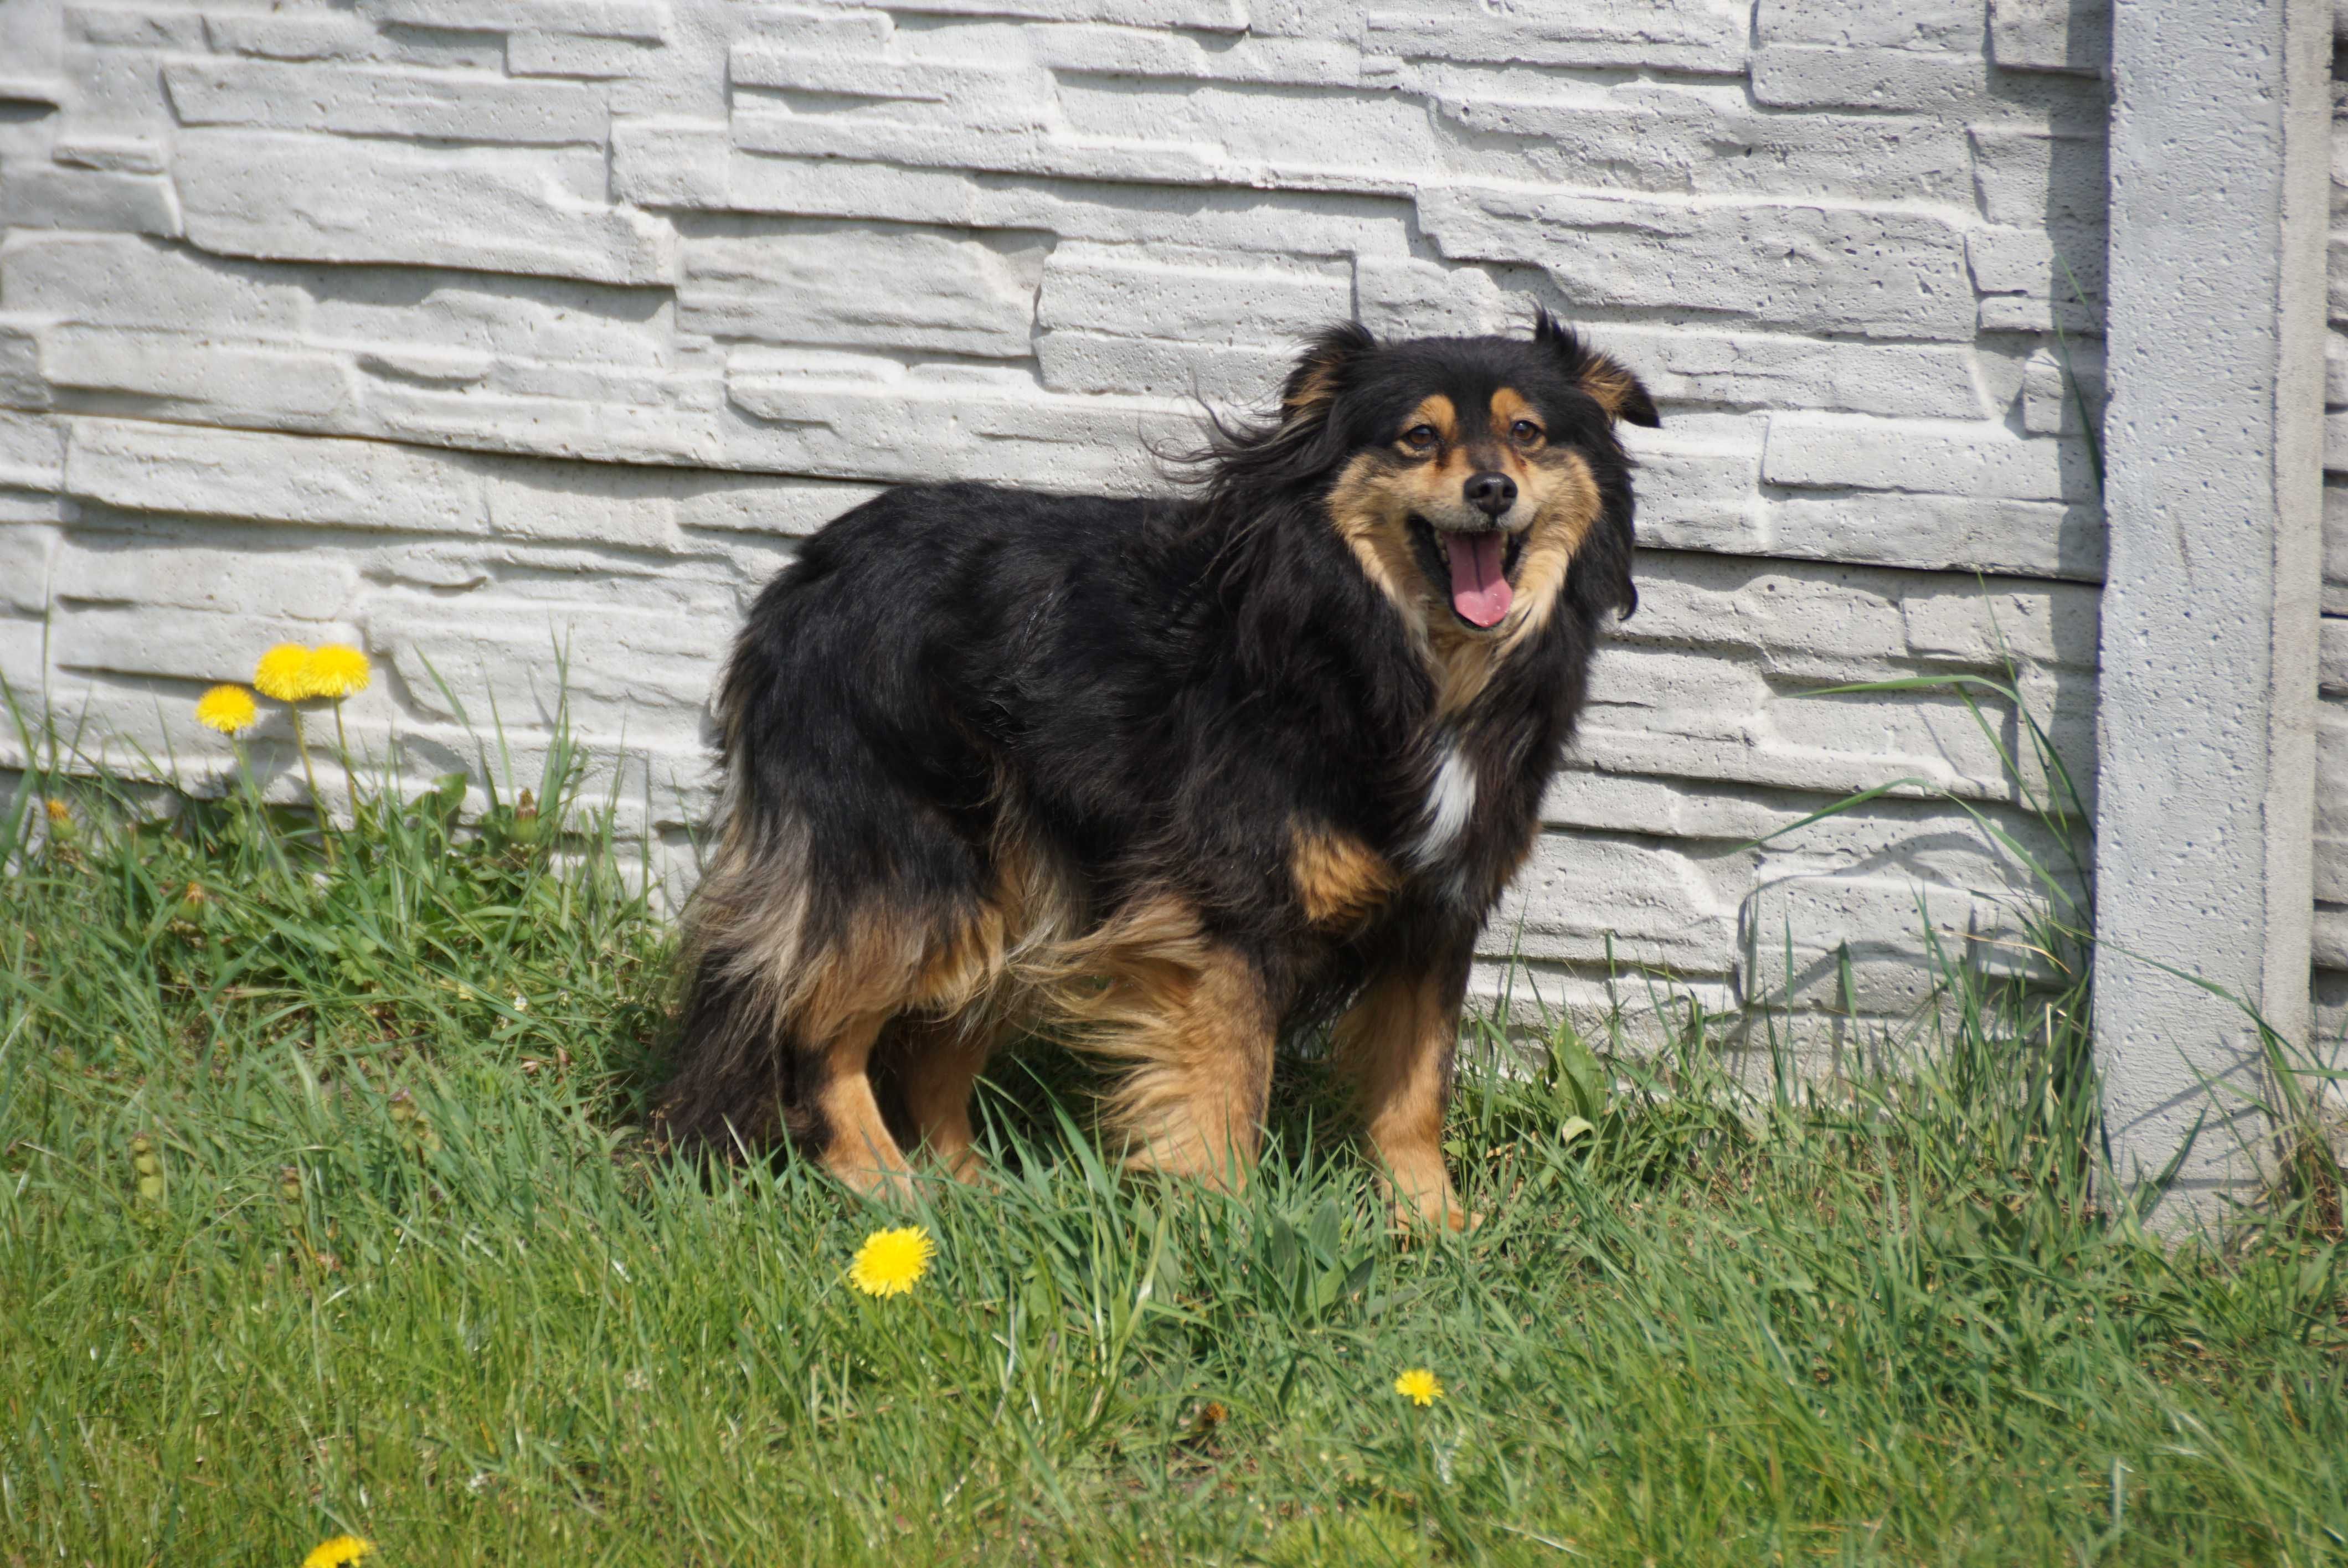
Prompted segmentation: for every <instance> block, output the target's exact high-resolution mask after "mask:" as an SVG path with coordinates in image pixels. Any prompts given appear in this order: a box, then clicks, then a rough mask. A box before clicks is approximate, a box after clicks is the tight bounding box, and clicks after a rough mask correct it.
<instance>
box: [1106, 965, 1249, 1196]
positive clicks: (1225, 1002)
mask: <svg viewBox="0 0 2348 1568" xmlns="http://www.w3.org/2000/svg"><path fill="white" fill-rule="evenodd" d="M1204 947H1205V950H1204V953H1203V955H1202V956H1189V955H1186V958H1185V960H1184V961H1182V962H1181V963H1179V965H1177V966H1174V967H1173V970H1172V972H1170V973H1169V972H1168V970H1167V967H1166V966H1164V965H1163V963H1162V960H1158V959H1155V958H1152V957H1150V956H1147V955H1144V956H1139V960H1138V964H1137V966H1136V972H1131V973H1128V975H1125V976H1119V977H1116V978H1115V979H1113V987H1114V988H1115V989H1122V990H1126V991H1128V994H1129V995H1132V996H1133V997H1134V998H1135V999H1137V1000H1139V999H1143V998H1146V999H1148V1000H1147V1002H1146V1004H1145V1005H1146V1006H1147V1007H1148V1011H1147V1013H1146V1014H1144V1015H1142V1016H1138V1017H1135V1018H1134V1020H1133V1021H1132V1023H1131V1025H1130V1026H1128V1027H1127V1028H1125V1029H1121V1030H1118V1031H1117V1036H1116V1038H1115V1039H1114V1040H1112V1041H1110V1042H1108V1044H1109V1050H1110V1052H1111V1054H1113V1055H1115V1056H1117V1057H1121V1058H1123V1059H1125V1060H1126V1061H1130V1062H1132V1063H1133V1064H1134V1067H1133V1071H1131V1072H1130V1073H1129V1074H1128V1076H1127V1078H1126V1080H1125V1081H1124V1083H1123V1084H1122V1085H1121V1086H1120V1087H1119V1088H1118V1090H1117V1094H1116V1096H1115V1098H1114V1100H1113V1101H1112V1102H1111V1106H1110V1111H1111V1117H1112V1120H1113V1122H1115V1123H1116V1124H1117V1126H1119V1127H1121V1128H1123V1129H1124V1131H1125V1133H1126V1136H1127V1139H1128V1145H1127V1146H1128V1157H1127V1161H1126V1163H1127V1164H1128V1166H1129V1167H1133V1168H1138V1169H1144V1170H1155V1171H1163V1172H1166V1173H1169V1174H1171V1175H1180V1176H1195V1177H1197V1178H1199V1179H1200V1181H1202V1182H1204V1183H1206V1184H1208V1185H1210V1186H1213V1187H1219V1188H1222V1189H1225V1190H1228V1191H1237V1190H1238V1189H1239V1188H1241V1187H1242V1186H1244V1185H1246V1184H1247V1178H1248V1174H1249V1173H1250V1172H1251V1170H1252V1169H1253V1168H1254V1165H1255V1162H1256V1156H1257V1154H1258V1153H1260V1152H1261V1151H1262V1145H1263V1113H1264V1102H1265V1099H1266V1097H1267V1096H1268V1095H1269V1094H1270V1092H1271V1089H1272V1047H1273V1042H1274V1037H1275V1033H1276V1030H1277V1027H1278V1014H1277V1009H1275V1008H1274V1007H1273V1006H1272V1001H1271V999H1270V998H1269V997H1268V996H1267V995H1266V992H1265V987H1264V982H1263V977H1262V972H1261V971H1260V970H1259V969H1258V968H1257V967H1256V966H1255V965H1254V964H1252V963H1251V962H1249V961H1248V960H1247V958H1245V957H1243V956H1242V955H1241V954H1240V953H1238V952H1236V951H1234V950H1232V949H1230V948H1223V947H1220V946H1215V945H1204ZM1150 969H1155V970H1156V971H1157V972H1155V973H1149V972H1147V971H1148V970H1150Z"/></svg>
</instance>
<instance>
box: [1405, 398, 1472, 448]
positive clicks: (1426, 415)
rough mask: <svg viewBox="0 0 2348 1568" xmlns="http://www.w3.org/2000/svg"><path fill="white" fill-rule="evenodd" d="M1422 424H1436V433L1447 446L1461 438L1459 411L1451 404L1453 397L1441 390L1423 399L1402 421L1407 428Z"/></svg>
mask: <svg viewBox="0 0 2348 1568" xmlns="http://www.w3.org/2000/svg"><path fill="white" fill-rule="evenodd" d="M1416 425H1434V426H1435V434H1436V435H1437V436H1439V437H1441V438H1442V441H1443V444H1444V445H1445V446H1450V445H1451V444H1452V443H1453V442H1455V441H1457V440H1458V439H1459V411H1458V410H1457V409H1456V408H1454V407H1453V406H1452V405H1451V399H1449V398H1447V397H1446V396H1444V395H1443V394H1441V393H1439V392H1438V393H1436V394H1435V395H1432V396H1430V397H1427V398H1426V399H1425V400H1424V401H1422V402H1421V403H1420V404H1419V405H1418V406H1417V407H1416V408H1414V409H1412V410H1411V411H1410V414H1409V415H1408V416H1407V417H1406V418H1405V419H1404V420H1403V422H1402V427H1403V428H1404V429H1405V430H1409V429H1412V428H1413V427H1415V426H1416Z"/></svg>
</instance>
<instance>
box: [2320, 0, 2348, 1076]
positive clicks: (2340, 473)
mask: <svg viewBox="0 0 2348 1568" xmlns="http://www.w3.org/2000/svg"><path fill="white" fill-rule="evenodd" d="M2336 26H2337V27H2338V30H2339V36H2338V38H2337V39H2336V40H2335V42H2334V44H2333V64H2332V75H2333V98H2332V103H2333V110H2332V223H2333V233H2332V245H2331V252H2330V256H2329V258H2328V266H2327V268H2326V272H2327V282H2329V283H2330V288H2329V290H2328V293H2329V296H2330V300H2329V309H2328V311H2327V314H2328V315H2329V316H2330V317H2331V323H2330V325H2331V331H2330V333H2329V336H2328V339H2327V341H2326V343H2325V354H2324V371H2325V374H2324V377H2323V405H2324V410H2325V412H2324V421H2323V423H2324V443H2323V466H2324V470H2325V472H2324V476H2323V624H2322V641H2321V642H2320V643H2319V644H2318V651H2317V661H2318V662H2317V676H2316V679H2317V681H2318V682H2319V687H2318V691H2319V695H2320V698H2321V702H2322V707H2321V709H2320V710H2319V712H2318V715H2317V718H2316V732H2315V1016H2316V1026H2317V1031H2318V1033H2319V1034H2322V1035H2323V1036H2326V1037H2328V1038H2330V1039H2333V1040H2338V1039H2341V1038H2342V1037H2343V1035H2348V6H2341V7H2338V8H2337V22H2336Z"/></svg>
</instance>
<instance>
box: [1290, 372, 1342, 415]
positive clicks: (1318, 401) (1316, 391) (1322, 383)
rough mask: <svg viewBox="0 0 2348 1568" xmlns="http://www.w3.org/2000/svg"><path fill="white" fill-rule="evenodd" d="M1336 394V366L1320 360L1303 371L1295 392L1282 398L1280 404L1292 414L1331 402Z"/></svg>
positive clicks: (1301, 412)
mask: <svg viewBox="0 0 2348 1568" xmlns="http://www.w3.org/2000/svg"><path fill="white" fill-rule="evenodd" d="M1336 395H1337V367H1336V365H1335V364H1332V363H1330V362H1328V361H1326V360H1320V361H1315V362H1314V364H1313V368H1312V369H1311V370H1309V371H1306V372H1305V373H1304V379H1303V381H1301V382H1299V383H1298V384H1297V387H1296V391H1295V393H1294V394H1293V395H1291V396H1289V397H1287V398H1284V399H1282V405H1281V406H1282V409H1283V410H1284V411H1285V412H1286V413H1288V414H1289V415H1292V416H1293V415H1299V414H1303V413H1304V412H1305V411H1306V410H1308V409H1313V408H1319V407H1322V406H1323V405H1326V404H1328V403H1330V402H1333V401H1334V399H1335V398H1336Z"/></svg>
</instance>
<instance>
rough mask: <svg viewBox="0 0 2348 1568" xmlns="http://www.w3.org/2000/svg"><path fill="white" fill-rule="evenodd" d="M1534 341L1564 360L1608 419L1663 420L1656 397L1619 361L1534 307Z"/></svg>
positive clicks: (1651, 423) (1654, 424)
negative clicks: (1648, 392) (1658, 412)
mask: <svg viewBox="0 0 2348 1568" xmlns="http://www.w3.org/2000/svg"><path fill="white" fill-rule="evenodd" d="M1533 341H1534V342H1535V343H1540V345H1541V346H1543V347H1544V348H1547V349H1548V350H1550V352H1551V353H1552V354H1556V355H1558V357H1559V358H1560V359H1562V360H1564V361H1565V364H1566V370H1567V373H1568V374H1570V375H1571V376H1572V377H1573V379H1574V380H1575V381H1576V382H1577V383H1579V384H1581V390H1582V391H1584V392H1586V393H1588V394H1589V395H1590V396H1591V400H1592V401H1593V402H1595V403H1596V404H1597V405H1598V406H1599V407H1601V408H1602V409H1604V410H1605V411H1606V417H1607V418H1609V419H1627V420H1629V421H1630V422H1631V423H1632V424H1633V425H1645V426H1647V428H1649V429H1650V430H1653V429H1654V428H1656V427H1658V426H1659V425H1662V424H1663V415H1660V414H1657V413H1656V412H1655V400H1654V399H1653V398H1652V397H1650V396H1648V395H1647V389H1646V387H1645V386H1643V385H1642V384H1640V381H1639V378H1638V377H1637V376H1635V375H1632V374H1631V373H1630V371H1628V370H1627V369H1625V368H1624V367H1623V366H1622V364H1621V363H1620V362H1618V361H1616V360H1615V359H1613V358H1612V357H1611V356H1609V355H1606V354H1601V353H1599V352H1598V351H1597V350H1596V349H1594V348H1591V346H1590V345H1589V344H1588V343H1583V342H1582V341H1581V333H1577V332H1575V331H1574V330H1573V329H1572V328H1571V327H1570V326H1567V325H1565V324H1564V323H1561V322H1560V321H1559V320H1558V319H1557V318H1556V317H1555V316H1552V315H1550V313H1549V312H1547V311H1545V310H1543V309H1541V308H1540V306H1538V305H1536V306H1535V307H1534V308H1533Z"/></svg>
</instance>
